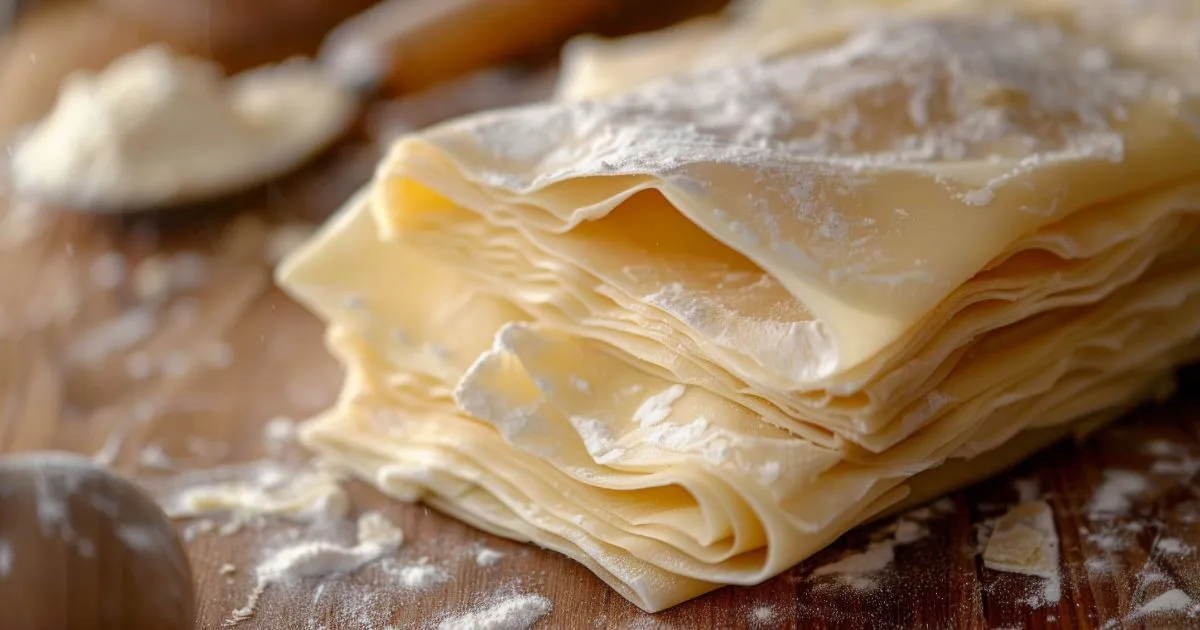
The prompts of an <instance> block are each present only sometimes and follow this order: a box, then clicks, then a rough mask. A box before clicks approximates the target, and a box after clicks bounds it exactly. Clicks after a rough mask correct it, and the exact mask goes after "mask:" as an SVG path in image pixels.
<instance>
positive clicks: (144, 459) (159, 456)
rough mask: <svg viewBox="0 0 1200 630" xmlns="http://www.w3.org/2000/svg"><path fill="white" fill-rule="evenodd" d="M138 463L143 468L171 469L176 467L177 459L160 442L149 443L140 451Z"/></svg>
mask: <svg viewBox="0 0 1200 630" xmlns="http://www.w3.org/2000/svg"><path fill="white" fill-rule="evenodd" d="M138 464H139V465H140V466H141V467H143V468H151V469H154V470H171V469H173V468H175V460H174V459H171V456H170V455H167V452H166V451H164V450H163V447H162V446H159V445H158V444H148V445H146V446H144V447H142V450H141V451H139V452H138Z"/></svg>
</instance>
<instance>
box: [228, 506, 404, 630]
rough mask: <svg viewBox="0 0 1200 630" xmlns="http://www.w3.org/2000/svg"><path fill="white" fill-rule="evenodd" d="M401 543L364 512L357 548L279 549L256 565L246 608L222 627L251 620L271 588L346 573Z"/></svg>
mask: <svg viewBox="0 0 1200 630" xmlns="http://www.w3.org/2000/svg"><path fill="white" fill-rule="evenodd" d="M403 542H404V532H402V531H400V529H399V528H397V527H396V526H395V525H393V524H392V522H391V521H389V520H388V519H387V518H386V517H384V516H383V515H382V514H380V513H378V512H367V513H365V514H363V515H362V516H361V517H359V519H358V544H356V545H354V546H353V547H346V546H344V545H339V544H336V543H331V542H328V541H305V542H300V543H296V544H294V545H290V546H288V547H284V548H282V549H279V550H277V551H275V552H274V553H272V554H271V555H270V556H268V557H267V558H266V559H265V560H264V561H263V562H262V563H261V564H259V565H258V568H257V569H256V570H255V582H254V589H253V590H252V591H250V595H249V596H248V597H247V599H246V604H245V605H244V606H242V607H241V608H239V609H237V610H235V611H233V613H232V615H231V617H230V618H229V619H228V620H227V621H226V625H234V624H237V623H239V622H241V621H244V620H246V619H249V618H250V617H252V616H253V615H254V610H255V608H257V607H258V600H259V598H260V597H261V596H262V594H263V592H264V591H265V590H266V589H267V587H268V586H270V585H272V584H279V583H285V582H292V581H296V580H300V579H303V578H310V577H321V576H325V575H330V574H334V573H349V572H351V571H354V570H355V569H357V568H359V567H361V566H363V565H365V564H369V563H371V562H374V561H376V560H379V559H380V558H382V557H384V556H387V555H390V554H392V553H395V552H396V550H397V549H399V548H400V545H401V544H403Z"/></svg>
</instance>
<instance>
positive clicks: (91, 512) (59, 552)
mask: <svg viewBox="0 0 1200 630" xmlns="http://www.w3.org/2000/svg"><path fill="white" fill-rule="evenodd" d="M195 611H196V600H195V592H194V590H193V586H192V572H191V567H190V565H189V564H188V558H187V554H186V553H185V552H184V549H183V545H182V544H180V542H179V538H178V537H177V536H176V534H175V529H174V527H173V526H172V524H171V522H170V521H169V520H168V519H167V517H166V515H165V514H163V513H162V510H160V509H159V508H158V506H157V505H156V504H155V503H154V500H153V499H151V498H150V497H149V496H147V495H146V494H144V493H143V492H142V491H141V490H139V489H138V488H136V487H135V486H134V485H133V484H132V483H130V482H129V481H126V480H125V479H123V478H121V477H119V476H118V475H116V474H115V473H112V472H109V471H107V470H104V469H102V468H99V467H98V466H96V465H95V464H93V463H92V461H91V460H90V459H85V458H83V457H80V456H78V455H72V454H69V453H27V454H21V455H5V456H3V457H0V628H4V629H5V630H51V629H53V630H189V629H190V628H192V627H193V623H194V619H195Z"/></svg>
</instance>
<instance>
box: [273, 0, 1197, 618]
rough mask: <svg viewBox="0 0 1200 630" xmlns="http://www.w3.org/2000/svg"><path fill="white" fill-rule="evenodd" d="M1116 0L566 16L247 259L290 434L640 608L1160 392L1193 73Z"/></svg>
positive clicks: (1186, 223)
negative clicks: (500, 96) (289, 251)
mask: <svg viewBox="0 0 1200 630" xmlns="http://www.w3.org/2000/svg"><path fill="white" fill-rule="evenodd" d="M1116 4H1121V3H1119V2H1118V1H1117V0H1108V1H1106V2H1098V3H1097V2H1089V3H1087V6H1086V7H1085V6H1084V5H1083V4H1080V3H1072V2H1071V1H1068V0H1055V1H1054V2H1048V3H1041V5H1039V6H1035V5H1034V4H1031V3H1022V2H1018V1H1017V0H1005V2H1001V3H987V4H986V6H985V5H984V4H983V3H979V2H969V1H967V0H942V1H932V0H930V1H925V2H922V1H918V0H911V1H906V2H905V1H894V2H884V1H882V0H876V1H873V2H869V1H866V0H857V1H853V2H843V3H825V2H819V1H817V0H806V1H801V2H782V1H772V0H766V1H763V2H758V3H753V4H748V5H747V4H745V3H743V6H742V7H741V12H740V13H738V14H731V15H726V16H718V17H712V18H703V19H701V20H697V21H695V22H692V23H687V24H684V25H681V26H679V27H675V28H674V29H670V30H668V31H666V32H664V33H660V34H651V35H643V36H638V37H637V38H634V39H630V40H622V41H617V42H600V41H595V40H585V41H581V42H579V43H576V44H574V45H573V46H572V47H571V48H570V49H569V52H568V55H567V62H566V63H567V66H566V70H567V74H566V76H565V78H564V81H563V84H562V86H560V87H561V89H560V97H561V98H559V99H558V100H556V101H554V102H549V103H544V104H537V105H532V106H526V107H521V108H516V109H511V110H503V111H497V112H489V113H484V114H480V115H476V116H472V117H468V118H465V119H461V120H457V121H452V122H450V123H447V124H443V125H441V126H438V127H435V128H432V129H428V130H425V131H422V132H419V133H416V134H413V135H411V136H409V137H407V138H404V139H402V140H400V141H399V142H397V144H396V145H395V146H394V147H393V149H392V151H391V153H390V155H389V156H388V157H387V159H385V161H384V162H383V163H382V164H381V165H380V167H379V170H378V172H377V176H376V178H375V180H374V181H373V182H372V184H371V185H370V186H368V187H367V188H366V189H365V190H363V191H362V192H361V193H360V194H359V195H358V196H357V197H356V198H355V199H352V200H351V201H350V202H348V203H347V205H346V206H345V208H343V210H342V211H340V212H339V213H338V215H337V216H336V217H334V218H333V219H331V220H330V222H329V223H328V224H327V225H326V226H325V227H324V228H323V229H322V231H321V232H320V233H319V234H318V235H316V236H315V237H314V239H313V240H312V241H311V242H310V243H308V244H307V245H306V246H305V247H304V248H302V249H301V250H300V251H298V252H297V253H296V254H294V255H293V256H292V257H291V258H290V259H289V260H287V261H286V262H285V264H284V265H283V266H282V267H281V268H280V271H279V281H280V284H281V285H282V286H284V287H285V288H286V289H287V290H288V291H289V292H290V293H291V294H292V295H294V296H295V297H296V298H297V299H299V300H300V301H302V302H303V303H305V304H306V305H308V306H309V307H310V308H311V309H312V310H314V311H315V312H316V313H317V314H318V315H320V316H321V317H322V318H323V319H325V320H326V321H327V322H328V323H329V328H328V343H329V346H330V347H331V349H332V350H333V351H334V353H335V354H336V355H337V356H338V358H339V359H340V360H341V361H342V363H343V364H344V365H345V366H346V368H347V378H346V383H345V387H344V391H343V394H342V396H341V398H340V400H339V402H338V404H337V405H336V406H335V407H334V408H333V409H330V410H329V411H328V412H326V413H325V414H323V415H322V416H321V417H320V418H317V419H314V420H313V421H312V422H310V423H309V424H308V425H307V426H306V429H305V432H304V438H305V441H306V443H307V444H309V445H310V446H311V447H312V448H314V449H316V450H317V451H318V452H319V453H321V454H322V455H323V456H325V457H327V458H329V459H331V460H334V461H337V462H340V463H342V464H343V465H345V466H347V467H349V468H351V469H353V470H355V471H358V472H359V473H360V474H362V475H363V476H364V477H365V478H367V479H370V480H372V481H373V482H374V483H375V484H376V485H377V486H378V487H380V488H381V489H383V490H384V491H386V492H389V493H390V494H392V495H393V496H396V497H398V498H401V499H405V500H422V501H425V502H427V503H428V504H430V505H432V506H434V507H435V508H437V509H440V510H443V511H445V512H447V513H449V514H451V515H454V516H456V517H458V518H461V519H463V520H465V521H467V522H469V523H472V524H474V525H476V526H478V527H480V528H483V529H486V530H488V531H491V532H494V533H496V534H499V535H503V536H508V537H511V538H514V539H518V540H529V541H533V542H536V543H537V544H540V545H542V546H544V547H548V548H551V549H555V550H558V551H560V552H562V553H564V554H566V555H568V556H570V557H572V558H574V559H576V560H578V561H580V562H582V563H583V564H585V565H586V566H588V567H589V568H590V569H592V570H593V571H594V572H595V573H596V574H597V575H598V576H599V577H600V578H601V579H603V580H604V581H606V582H607V583H609V584H610V585H612V586H613V588H615V589H616V590H618V591H619V592H620V593H621V594H622V595H623V596H625V597H626V598H628V599H629V600H630V601H632V602H634V603H635V604H637V605H638V606H640V607H642V608H644V609H646V610H650V611H656V610H661V609H663V608H666V607H669V606H672V605H674V604H677V603H679V602H681V601H684V600H686V599H689V598H691V597H695V596H696V595H698V594H700V593H703V592H706V591H708V590H711V589H713V588H716V587H719V586H720V585H723V584H754V583H757V582H760V581H762V580H765V579H767V578H769V577H771V576H773V575H776V574H778V573H780V572H782V571H784V570H786V569H788V568H789V567H791V566H793V565H795V564H796V563H798V562H800V561H802V560H804V559H805V558H807V557H808V556H810V555H812V554H813V553H815V552H816V551H818V550H820V549H821V548H822V547H824V546H825V545H827V544H829V543H830V542H832V541H833V540H835V539H836V538H837V537H838V536H840V535H841V534H842V533H844V532H845V531H847V530H848V529H850V528H852V527H854V526H855V525H858V524H860V523H862V522H864V521H866V520H869V519H871V518H874V517H877V516H878V515H880V514H883V513H886V512H887V511H889V510H894V509H897V508H898V506H901V505H905V504H910V503H912V502H915V501H921V500H925V499H928V498H931V497H933V496H936V494H937V493H941V492H945V491H947V490H949V489H951V488H953V487H956V486H958V485H962V484H965V483H969V482H971V481H974V480H977V479H979V478H982V477H983V476H986V475H989V474H992V473H994V472H996V471H997V470H999V469H1000V468H1002V467H1004V466H1007V465H1011V464H1012V463H1013V462H1015V461H1017V460H1018V459H1019V458H1021V457H1024V456H1026V455H1027V454H1029V453H1030V452H1032V451H1034V450H1036V449H1038V448H1040V447H1042V446H1044V445H1046V444H1048V443H1049V442H1051V441H1053V440H1057V439H1060V438H1062V437H1063V436H1065V435H1069V434H1071V433H1073V432H1075V433H1078V432H1083V431H1085V430H1090V429H1091V428H1093V427H1095V426H1097V425H1098V424H1101V423H1103V422H1105V421H1108V420H1110V419H1112V418H1114V417H1116V416H1117V415H1119V414H1120V413H1121V412H1122V411H1123V410H1125V409H1128V408H1129V407H1130V406H1132V405H1136V404H1138V403H1140V402H1142V401H1145V400H1147V399H1151V398H1155V397H1160V396H1162V395H1164V394H1165V393H1167V392H1168V391H1169V389H1170V386H1171V377H1172V373H1173V370H1174V369H1175V368H1176V367H1177V366H1178V365H1180V364H1181V363H1184V362H1188V361H1191V360H1193V359H1194V358H1196V356H1197V354H1198V353H1200V252H1198V251H1197V248H1196V244H1197V242H1198V241H1200V234H1198V230H1200V216H1198V214H1197V210H1200V135H1198V134H1200V126H1198V125H1200V102H1198V101H1197V99H1196V93H1197V92H1196V91H1195V89H1194V86H1193V85H1191V84H1190V83H1189V81H1190V80H1191V77H1192V76H1200V75H1195V73H1191V74H1189V73H1188V72H1185V71H1181V70H1180V68H1181V67H1182V65H1184V64H1187V63H1192V64H1193V65H1191V68H1192V69H1193V70H1195V69H1197V68H1196V65H1195V63H1194V60H1192V61H1189V59H1188V58H1187V55H1186V54H1185V53H1184V52H1181V49H1178V48H1173V47H1170V46H1165V45H1162V44H1155V42H1154V41H1153V38H1150V37H1145V38H1144V40H1145V41H1140V40H1139V38H1129V39H1128V41H1125V42H1124V43H1122V44H1121V45H1119V46H1118V45H1117V44H1115V43H1114V41H1115V39H1114V38H1113V37H1112V32H1111V31H1110V30H1109V28H1110V27H1109V26H1105V25H1106V24H1111V22H1106V21H1105V20H1107V19H1109V18H1104V19H1101V18H1102V17H1103V15H1105V14H1104V13H1103V12H1104V11H1109V12H1110V13H1112V12H1115V11H1117V8H1116V7H1115V5H1116ZM1151 4H1153V3H1151ZM1001 5H1003V6H1001ZM1109 5H1113V6H1109ZM1162 6H1163V7H1164V8H1163V9H1162V10H1161V11H1160V12H1153V11H1147V12H1143V13H1141V14H1139V15H1138V16H1136V17H1137V19H1138V20H1141V21H1139V22H1137V23H1138V24H1143V23H1145V24H1159V26H1158V27H1154V28H1160V29H1167V28H1171V29H1177V28H1181V27H1179V25H1178V21H1177V19H1175V18H1174V14H1172V19H1167V16H1168V14H1167V13H1166V11H1167V9H1166V8H1165V7H1166V6H1167V5H1166V4H1165V3H1164V4H1163V5H1162ZM996 7H1000V9H997V8H996ZM1087 7H1092V8H1087ZM1097 7H1099V8H1097ZM1113 15H1116V13H1113ZM1190 15H1191V16H1192V17H1194V18H1196V19H1197V20H1200V15H1198V14H1195V13H1193V14H1190ZM1098 16H1099V17H1098ZM1155 19H1156V20H1158V22H1154V21H1153V20H1155ZM1131 23H1132V22H1131ZM1146 28H1150V27H1146ZM1180 32H1182V31H1180ZM751 42H753V43H754V45H753V46H751V45H749V44H750V43H751ZM1014 42H1017V43H1019V45H1014ZM1139 42H1140V43H1139ZM1152 44H1153V45H1152ZM658 75H661V76H658Z"/></svg>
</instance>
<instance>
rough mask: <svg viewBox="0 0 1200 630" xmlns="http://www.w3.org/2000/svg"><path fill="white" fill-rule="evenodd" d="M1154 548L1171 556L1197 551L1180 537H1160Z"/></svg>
mask: <svg viewBox="0 0 1200 630" xmlns="http://www.w3.org/2000/svg"><path fill="white" fill-rule="evenodd" d="M1154 549H1155V550H1156V551H1161V552H1162V553H1165V554H1167V555H1170V556H1186V555H1188V554H1190V553H1192V552H1193V551H1195V549H1193V548H1192V547H1191V546H1190V545H1188V544H1187V543H1185V542H1183V541H1182V540H1179V539H1178V538H1160V539H1159V540H1158V542H1156V543H1155V544H1154Z"/></svg>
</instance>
